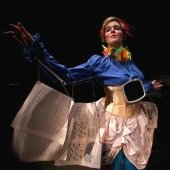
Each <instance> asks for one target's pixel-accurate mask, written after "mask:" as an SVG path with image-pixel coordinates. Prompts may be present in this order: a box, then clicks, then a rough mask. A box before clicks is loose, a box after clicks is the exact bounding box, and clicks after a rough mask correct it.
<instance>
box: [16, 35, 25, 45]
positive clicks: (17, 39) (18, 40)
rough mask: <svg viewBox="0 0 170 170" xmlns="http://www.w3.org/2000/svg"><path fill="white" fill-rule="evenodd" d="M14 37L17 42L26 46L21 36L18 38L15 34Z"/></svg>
mask: <svg viewBox="0 0 170 170" xmlns="http://www.w3.org/2000/svg"><path fill="white" fill-rule="evenodd" d="M13 38H14V39H15V40H16V41H17V42H19V44H20V45H22V46H25V44H24V43H23V42H22V41H21V40H20V39H19V38H17V37H16V36H15V35H14V36H13Z"/></svg>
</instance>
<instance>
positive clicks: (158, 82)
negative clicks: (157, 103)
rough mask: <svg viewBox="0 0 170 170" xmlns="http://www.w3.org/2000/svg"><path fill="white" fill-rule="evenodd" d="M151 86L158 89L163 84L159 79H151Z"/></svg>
mask: <svg viewBox="0 0 170 170" xmlns="http://www.w3.org/2000/svg"><path fill="white" fill-rule="evenodd" d="M151 83H152V85H153V88H154V89H156V90H160V89H161V87H162V86H163V84H162V81H161V80H159V81H158V80H153V81H152V82H151Z"/></svg>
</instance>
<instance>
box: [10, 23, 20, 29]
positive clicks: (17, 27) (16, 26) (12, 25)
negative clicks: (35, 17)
mask: <svg viewBox="0 0 170 170" xmlns="http://www.w3.org/2000/svg"><path fill="white" fill-rule="evenodd" d="M8 25H9V26H11V27H12V28H14V30H15V31H19V30H20V28H19V26H18V25H15V24H8Z"/></svg>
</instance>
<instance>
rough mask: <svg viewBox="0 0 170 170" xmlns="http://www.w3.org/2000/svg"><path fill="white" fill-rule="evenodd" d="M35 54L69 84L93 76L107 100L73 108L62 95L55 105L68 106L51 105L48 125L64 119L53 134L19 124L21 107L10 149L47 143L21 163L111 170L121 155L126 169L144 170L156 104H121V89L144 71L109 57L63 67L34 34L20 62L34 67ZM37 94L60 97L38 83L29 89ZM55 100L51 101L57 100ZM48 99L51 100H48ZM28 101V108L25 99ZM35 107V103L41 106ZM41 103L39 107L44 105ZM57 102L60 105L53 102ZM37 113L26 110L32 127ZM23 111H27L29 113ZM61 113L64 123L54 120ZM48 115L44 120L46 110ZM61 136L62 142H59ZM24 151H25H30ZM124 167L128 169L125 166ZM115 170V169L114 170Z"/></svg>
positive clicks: (141, 77) (148, 154)
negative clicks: (45, 162) (25, 143)
mask: <svg viewBox="0 0 170 170" xmlns="http://www.w3.org/2000/svg"><path fill="white" fill-rule="evenodd" d="M35 55H37V56H40V57H39V59H40V60H41V62H43V63H44V64H45V65H46V66H48V67H49V68H51V69H52V70H53V71H54V72H57V73H59V74H60V75H61V76H62V78H64V80H65V81H66V82H67V83H72V82H77V81H78V82H79V80H82V79H83V80H86V79H87V78H89V77H96V78H97V80H98V82H99V83H100V84H101V85H103V86H104V88H105V89H106V91H107V92H106V98H105V97H102V98H101V99H99V100H98V101H94V102H91V103H74V101H72V100H71V98H69V97H68V96H65V95H64V96H63V95H62V94H61V93H60V95H61V96H62V97H61V98H62V100H59V101H65V102H66V101H68V102H66V104H64V106H66V107H65V108H64V109H63V110H62V109H59V110H60V111H58V108H61V105H62V106H63V104H61V103H62V102H60V105H59V107H56V108H55V104H54V103H53V105H54V109H53V110H55V114H54V116H52V118H53V119H52V120H53V121H54V120H55V121H56V120H58V122H60V121H59V120H62V121H61V122H62V123H61V124H60V125H58V126H57V127H53V128H52V129H53V130H54V129H55V128H56V132H55V134H53V132H52V131H51V130H50V127H48V126H47V125H46V126H45V128H44V129H43V128H39V127H40V126H41V125H40V124H41V123H42V122H39V124H38V125H35V124H36V123H35V124H32V125H31V126H30V127H28V123H27V122H26V121H25V122H26V123H25V124H24V125H23V117H25V116H23V115H22V113H23V108H24V105H23V107H22V108H21V110H20V111H19V113H18V114H17V115H18V116H16V118H15V120H14V121H13V124H12V126H13V127H14V140H13V141H14V142H13V143H14V149H15V150H16V152H17V149H18V150H20V151H21V148H20V147H18V148H17V147H16V146H17V145H18V141H19V140H18V137H20V139H21V138H22V140H25V139H23V136H24V137H26V136H29V137H28V138H29V141H28V143H29V142H32V141H31V140H35V141H36V142H37V141H41V143H42V145H43V146H42V147H44V145H45V144H44V143H46V147H44V148H43V149H42V150H41V152H39V154H37V155H35V157H34V156H32V157H27V156H26V155H25V157H24V158H23V160H24V159H25V160H24V161H39V160H55V165H70V164H77V165H83V166H88V167H91V168H100V167H101V163H102V164H104V165H108V164H111V165H112V166H115V165H114V164H116V163H115V162H114V159H115V160H116V159H118V158H117V156H118V155H119V154H122V153H123V154H124V156H125V158H126V159H124V160H126V161H127V160H128V161H129V164H130V166H131V165H132V164H133V166H134V169H135V168H137V169H144V168H145V167H146V165H147V162H148V158H149V156H150V153H151V148H152V140H153V134H154V129H155V128H156V127H157V117H158V115H157V108H156V106H155V104H153V103H151V102H142V101H140V102H136V103H132V104H127V103H126V101H125V98H124V94H123V90H122V86H121V85H123V84H124V83H126V82H127V81H129V78H134V79H140V80H144V76H143V74H142V72H141V71H140V70H139V69H138V68H137V66H136V65H135V63H134V62H133V61H128V62H125V63H121V62H120V61H117V60H115V59H114V58H113V57H109V56H108V57H104V56H101V55H93V56H92V57H90V58H89V60H88V61H87V62H86V63H83V64H81V65H78V66H76V67H73V68H67V67H65V66H64V65H62V64H60V63H58V61H57V60H56V59H55V58H54V57H52V56H51V55H50V54H49V53H48V51H47V50H46V49H45V48H44V45H43V44H42V43H41V42H40V37H39V35H38V34H35V35H34V42H33V44H32V47H31V48H25V49H24V57H25V59H26V60H27V61H29V62H32V59H33V58H32V56H35ZM81 83H83V81H82V82H81ZM40 86H42V87H43V88H44V90H42V89H41V88H40ZM144 88H145V91H146V92H149V91H150V90H152V85H151V83H150V82H148V83H144ZM35 89H36V90H37V91H38V90H39V89H40V91H39V92H38V94H39V95H40V94H41V93H42V91H43V92H44V96H48V95H49V94H50V96H51V93H50V92H51V91H53V93H55V94H56V95H54V96H58V95H59V93H58V92H56V91H55V90H52V89H50V90H49V88H48V87H44V85H42V84H41V83H40V84H39V83H38V84H37V85H36V86H35V88H34V89H33V90H35ZM41 90H42V91H41ZM37 91H36V93H37ZM53 93H52V94H53ZM47 94H48V95H47ZM52 96H53V95H52ZM54 96H53V98H52V99H54V98H55V97H54ZM110 96H112V97H111V100H109V103H108V104H107V105H106V103H107V102H108V101H106V100H107V99H109V97H110ZM30 98H32V99H34V101H35V98H36V96H34V95H33V96H32V95H31V97H30ZM30 98H29V99H30ZM49 100H50V98H48V101H49ZM27 102H28V103H29V101H28V100H27ZM37 103H38V104H39V102H37ZM45 103H46V102H43V104H45ZM56 103H58V102H57V101H56ZM40 106H42V104H41V105H40ZM25 108H27V106H26V107H25ZM36 109H37V110H39V107H37V106H36V107H35V108H33V109H32V110H34V111H33V112H31V111H30V114H27V115H28V117H27V118H29V120H30V122H32V121H31V119H32V120H35V119H36V118H37V119H36V120H38V117H39V116H40V115H39V116H37V117H36V112H35V110H36ZM26 110H27V112H29V111H28V110H29V109H26ZM53 110H52V112H53ZM63 111H64V113H65V114H64V116H62V118H59V116H58V117H57V116H56V115H57V114H62V112H63ZM49 112H50V110H49ZM120 112H121V114H122V115H127V114H128V113H129V112H130V114H131V115H129V116H127V117H123V116H120V115H119V114H120ZM32 113H34V114H32ZM39 113H41V111H39ZM46 114H47V115H48V109H47V113H46ZM17 117H18V118H17ZM54 117H55V118H54ZM24 120H26V118H24ZM44 120H45V119H43V121H44ZM48 120H51V118H48ZM55 121H54V122H55ZM35 122H36V121H35ZM44 122H45V121H44ZM47 122H48V121H47ZM56 122H57V121H56ZM55 124H57V123H55ZM20 125H22V126H20ZM34 126H38V128H39V129H38V130H37V129H34V128H33V127H34ZM55 126H56V125H55ZM22 127H24V128H22ZM24 129H25V130H24ZM49 133H50V134H51V135H50V134H49ZM61 134H62V135H63V136H64V137H61V136H62V135H61ZM35 138H36V139H35ZM37 138H39V139H37ZM40 138H41V139H40ZM60 139H61V140H60ZM43 140H44V141H43ZM37 144H38V143H37ZM28 146H29V145H28ZM28 146H27V147H26V149H28ZM39 147H41V146H39ZM24 152H25V151H24ZM19 154H20V153H19ZM21 159H22V158H21ZM125 164H126V165H127V163H125ZM116 166H117V165H116ZM114 169H116V168H115V167H114Z"/></svg>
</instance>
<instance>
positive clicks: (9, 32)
mask: <svg viewBox="0 0 170 170" xmlns="http://www.w3.org/2000/svg"><path fill="white" fill-rule="evenodd" d="M3 34H4V35H5V34H11V35H12V34H15V32H14V31H5V32H3Z"/></svg>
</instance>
